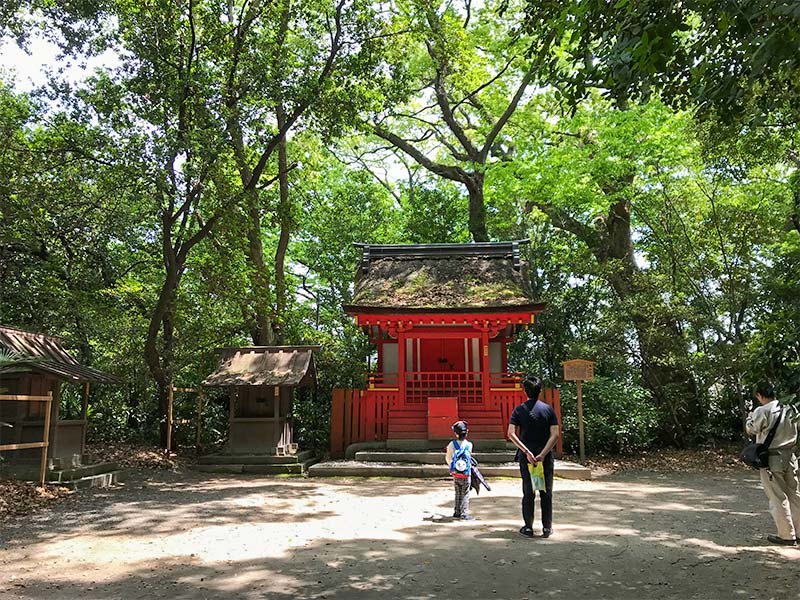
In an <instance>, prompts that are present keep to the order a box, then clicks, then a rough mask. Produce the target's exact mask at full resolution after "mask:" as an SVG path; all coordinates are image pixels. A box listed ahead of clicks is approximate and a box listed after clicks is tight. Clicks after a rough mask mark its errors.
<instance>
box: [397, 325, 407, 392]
mask: <svg viewBox="0 0 800 600" xmlns="http://www.w3.org/2000/svg"><path fill="white" fill-rule="evenodd" d="M401 327H402V324H401ZM397 389H398V390H400V394H399V401H400V407H403V406H405V404H406V336H405V333H404V332H403V331H402V330H401V328H400V327H398V330H397Z"/></svg>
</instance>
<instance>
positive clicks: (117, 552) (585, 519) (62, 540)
mask: <svg viewBox="0 0 800 600" xmlns="http://www.w3.org/2000/svg"><path fill="white" fill-rule="evenodd" d="M492 483H493V489H492V491H491V492H489V493H486V492H482V493H481V494H480V496H478V497H474V498H473V499H472V508H473V512H474V514H475V515H476V516H477V520H475V521H471V522H461V521H459V522H453V521H452V519H450V518H449V517H448V515H450V514H451V513H452V497H453V493H452V484H451V483H450V482H449V481H447V480H438V479H435V480H397V479H370V480H356V479H303V478H264V477H249V476H241V475H239V476H226V475H219V476H216V475H211V476H209V475H207V474H200V473H193V472H190V471H185V472H184V471H182V472H170V471H152V470H145V469H139V470H136V471H134V472H133V473H132V476H131V478H130V479H129V480H128V482H127V483H126V484H125V485H124V486H120V487H117V488H114V489H110V490H88V491H85V492H79V493H77V494H75V495H73V497H71V498H70V499H69V501H68V502H64V503H60V504H57V505H55V506H52V507H50V508H48V509H46V510H41V511H38V512H36V513H34V514H32V515H29V516H27V517H24V518H12V519H7V520H5V521H4V522H2V523H0V548H2V551H0V573H2V577H0V598H3V599H6V598H31V599H33V598H35V599H37V600H38V599H47V598H58V599H62V600H63V599H69V598H79V597H80V598H89V599H95V598H96V599H108V598H125V599H129V598H171V599H172V598H215V599H216V598H222V599H228V598H243V599H244V598H248V599H249V598H295V599H306V598H347V599H350V598H356V599H358V598H387V599H388V598H407V599H424V598H445V597H451V598H471V599H473V598H474V599H484V598H508V599H522V598H534V597H537V598H542V597H558V598H561V599H571V598H609V599H610V598H614V599H619V598H631V599H634V598H635V599H637V600H639V599H642V598H697V599H700V598H702V599H716V598H719V599H725V600H729V599H732V598H745V599H750V598H753V599H756V598H757V599H759V600H760V599H768V598H775V599H789V598H797V599H800V583H798V568H799V567H800V550H798V549H793V548H780V547H775V546H770V545H768V544H767V543H766V535H767V534H768V533H771V532H772V531H773V525H772V521H771V519H770V517H769V515H768V513H767V510H766V509H767V501H766V498H765V496H764V494H763V491H762V490H761V489H760V485H759V483H758V479H757V474H756V473H755V472H754V471H743V470H735V471H731V472H725V473H719V472H709V473H697V472H685V473H680V472H674V473H654V472H645V471H620V472H617V473H615V474H611V475H607V476H603V477H600V478H598V479H595V480H592V481H571V480H557V481H556V484H555V507H556V510H555V523H554V530H555V532H554V535H553V537H552V538H550V539H547V540H546V539H542V538H534V539H526V538H522V537H521V536H519V534H518V533H517V529H518V528H519V526H520V525H521V523H520V518H519V501H520V491H519V485H520V484H519V482H518V481H517V480H505V479H504V480H494V481H493V482H492ZM538 531H540V524H537V532H538Z"/></svg>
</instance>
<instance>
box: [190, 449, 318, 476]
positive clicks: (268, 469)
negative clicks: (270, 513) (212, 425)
mask: <svg viewBox="0 0 800 600" xmlns="http://www.w3.org/2000/svg"><path fill="white" fill-rule="evenodd" d="M319 460H320V459H319V457H317V456H315V455H314V453H313V452H312V451H311V450H303V451H301V452H298V453H297V454H295V455H291V456H275V455H274V454H212V455H208V456H201V457H200V458H198V459H197V463H196V464H194V465H192V466H191V467H190V468H191V469H192V470H194V471H203V472H205V473H257V474H260V475H303V474H304V473H306V472H307V471H308V469H309V467H311V465H313V464H316V463H317V462H319Z"/></svg>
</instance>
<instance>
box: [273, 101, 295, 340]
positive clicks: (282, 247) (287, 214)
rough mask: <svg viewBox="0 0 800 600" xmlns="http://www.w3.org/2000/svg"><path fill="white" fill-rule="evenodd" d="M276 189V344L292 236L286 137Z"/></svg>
mask: <svg viewBox="0 0 800 600" xmlns="http://www.w3.org/2000/svg"><path fill="white" fill-rule="evenodd" d="M276 115H277V118H278V128H279V129H280V128H283V126H284V124H285V122H286V114H285V113H284V110H283V105H282V104H278V106H277V109H276ZM278 184H279V186H278V188H279V194H280V200H279V202H278V223H279V225H280V234H279V236H278V247H277V249H276V250H275V322H274V327H275V333H276V335H275V337H276V338H277V340H278V343H283V328H282V326H283V318H284V313H285V312H286V251H287V249H288V248H289V239H290V237H291V234H292V226H293V223H292V203H291V199H290V198H289V161H288V160H287V157H286V136H283V138H281V141H280V143H279V144H278Z"/></svg>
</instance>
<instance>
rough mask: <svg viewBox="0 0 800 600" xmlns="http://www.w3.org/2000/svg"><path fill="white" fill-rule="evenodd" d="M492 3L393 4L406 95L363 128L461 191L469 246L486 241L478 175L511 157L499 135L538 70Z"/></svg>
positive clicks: (527, 97) (502, 134)
mask: <svg viewBox="0 0 800 600" xmlns="http://www.w3.org/2000/svg"><path fill="white" fill-rule="evenodd" d="M496 4H497V3H495V2H488V3H486V5H485V6H483V7H481V8H480V9H474V8H473V7H472V3H471V2H469V1H467V2H464V3H463V5H459V4H458V3H449V2H447V3H444V2H423V1H418V0H410V1H408V2H403V3H399V9H400V10H399V12H400V16H399V17H398V19H397V24H398V25H397V26H398V27H400V28H402V29H403V30H404V31H405V34H404V35H403V36H402V37H401V38H399V39H400V40H402V45H400V46H398V47H396V48H395V56H396V60H398V61H401V62H402V64H404V65H405V68H404V69H403V72H404V74H405V78H406V81H407V85H408V86H410V89H411V90H413V92H414V95H413V96H412V98H411V100H410V101H408V102H404V103H401V104H394V105H388V106H386V107H385V108H384V110H383V111H381V112H380V113H378V115H376V116H375V117H374V118H373V119H372V120H371V121H370V122H369V123H367V124H366V129H367V130H368V131H370V132H372V133H373V134H374V135H376V136H377V137H379V138H381V139H382V140H384V141H386V142H388V143H389V144H391V145H392V146H393V147H395V148H396V149H398V150H399V151H401V152H403V153H405V154H407V155H408V156H409V157H411V158H412V159H413V160H414V161H416V162H417V163H418V164H420V165H422V167H424V168H425V169H427V170H428V171H430V172H431V173H433V174H434V175H436V176H438V177H442V178H444V179H448V180H450V181H454V182H457V183H459V184H461V185H463V186H464V187H465V188H466V191H467V195H468V197H469V231H470V233H471V235H472V239H473V240H474V241H476V242H485V241H488V240H489V230H488V228H487V208H486V200H485V190H484V186H485V177H486V171H487V169H488V168H489V166H490V165H491V164H492V163H493V162H496V161H502V160H506V159H508V158H510V156H511V155H512V154H513V150H514V144H513V141H512V140H511V139H510V138H509V137H508V136H507V135H506V134H505V130H506V128H507V125H508V123H509V120H510V119H511V118H512V117H513V115H514V113H515V112H516V111H517V109H518V108H519V107H520V106H521V105H524V104H526V103H527V102H528V101H529V100H530V96H531V93H530V88H531V84H532V83H533V81H534V79H535V77H536V76H537V74H538V69H539V67H540V63H539V62H538V61H535V60H534V61H530V60H527V59H526V58H525V57H524V49H525V43H526V42H525V41H524V40H516V41H514V40H512V38H511V36H510V33H511V32H510V30H509V29H508V28H507V27H506V24H505V21H504V19H502V18H499V17H498V16H497V14H496V9H497V5H496Z"/></svg>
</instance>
